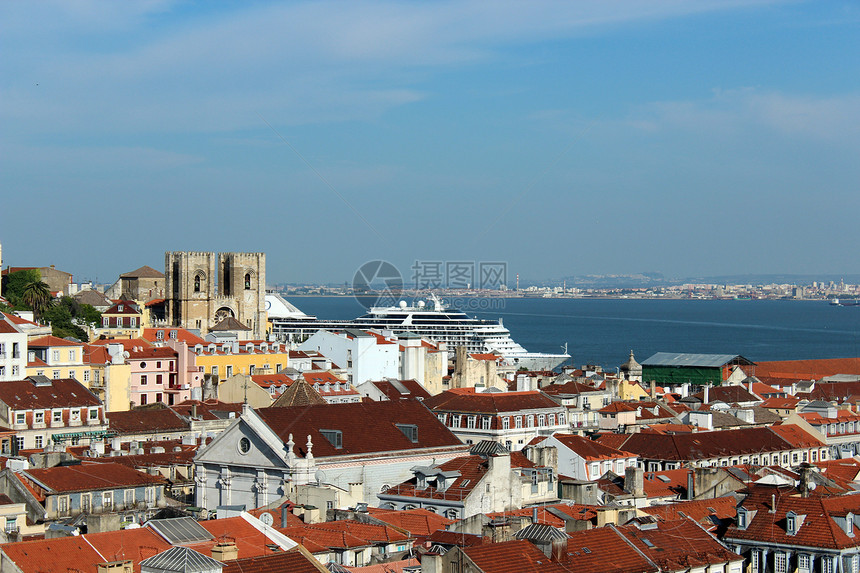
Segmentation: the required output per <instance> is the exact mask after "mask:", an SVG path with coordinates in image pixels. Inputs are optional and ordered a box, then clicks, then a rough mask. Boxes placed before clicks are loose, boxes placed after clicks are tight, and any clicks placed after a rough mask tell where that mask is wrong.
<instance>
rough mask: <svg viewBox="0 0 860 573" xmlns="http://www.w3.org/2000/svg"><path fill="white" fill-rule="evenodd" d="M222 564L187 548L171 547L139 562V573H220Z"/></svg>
mask: <svg viewBox="0 0 860 573" xmlns="http://www.w3.org/2000/svg"><path fill="white" fill-rule="evenodd" d="M223 566H224V564H223V563H221V562H220V561H217V560H215V559H212V558H211V557H209V556H207V555H203V554H202V553H198V552H197V551H194V550H193V549H189V548H187V547H171V548H170V549H168V550H167V551H162V552H161V553H159V554H158V555H153V556H152V557H150V558H148V559H144V560H143V561H141V562H140V573H174V572H175V573H221V570H222V568H223Z"/></svg>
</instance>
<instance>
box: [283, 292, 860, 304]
mask: <svg viewBox="0 0 860 573" xmlns="http://www.w3.org/2000/svg"><path fill="white" fill-rule="evenodd" d="M278 294H280V295H281V296H283V297H287V298H373V297H374V296H376V295H370V294H368V295H358V296H356V295H352V294H287V293H283V292H280V291H278ZM437 296H439V297H441V298H445V297H459V298H484V299H500V300H506V299H518V300H650V301H660V300H687V301H713V302H719V301H733V302H760V301H783V302H817V303H828V304H829V303H830V299H825V298H688V297H667V296H661V297H656V296H655V297H639V296H489V295H480V294H463V293H456V294H441V293H437ZM403 298H404V299H410V298H416V297H415V296H413V295H407V296H404V297H403ZM417 298H421V297H420V296H419V297H417ZM845 300H854V299H845Z"/></svg>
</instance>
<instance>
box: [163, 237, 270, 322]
mask: <svg viewBox="0 0 860 573" xmlns="http://www.w3.org/2000/svg"><path fill="white" fill-rule="evenodd" d="M164 268H165V273H164V274H165V283H166V292H165V298H166V300H167V304H166V306H167V309H166V312H167V321H168V323H169V324H170V325H172V326H178V327H181V328H187V329H196V330H199V331H200V334H201V335H205V334H207V333H208V332H209V330H210V329H211V328H212V327H213V326H215V325H216V324H218V323H219V322H220V321H221V320H223V319H225V318H227V317H232V318H235V319H236V320H237V321H239V322H240V323H242V324H243V325H246V326H247V327H248V328H250V329H251V331H252V332H253V336H254V337H255V338H262V337H263V336H264V335H265V331H266V311H265V303H266V254H265V253H205V252H186V251H168V252H167V253H165V254H164Z"/></svg>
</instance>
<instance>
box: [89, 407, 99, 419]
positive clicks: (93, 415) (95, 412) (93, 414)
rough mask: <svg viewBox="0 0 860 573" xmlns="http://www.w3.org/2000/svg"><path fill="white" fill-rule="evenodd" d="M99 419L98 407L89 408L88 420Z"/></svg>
mask: <svg viewBox="0 0 860 573" xmlns="http://www.w3.org/2000/svg"><path fill="white" fill-rule="evenodd" d="M98 419H99V409H98V408H90V420H98Z"/></svg>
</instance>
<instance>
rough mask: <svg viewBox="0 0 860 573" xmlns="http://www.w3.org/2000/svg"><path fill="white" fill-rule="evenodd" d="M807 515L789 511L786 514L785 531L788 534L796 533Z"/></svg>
mask: <svg viewBox="0 0 860 573" xmlns="http://www.w3.org/2000/svg"><path fill="white" fill-rule="evenodd" d="M804 517H806V516H805V515H798V514H796V513H794V512H793V511H789V512H788V513H786V514H785V532H786V533H787V534H788V535H796V534H797V530H798V529H800V526H801V525H803V518H804Z"/></svg>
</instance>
